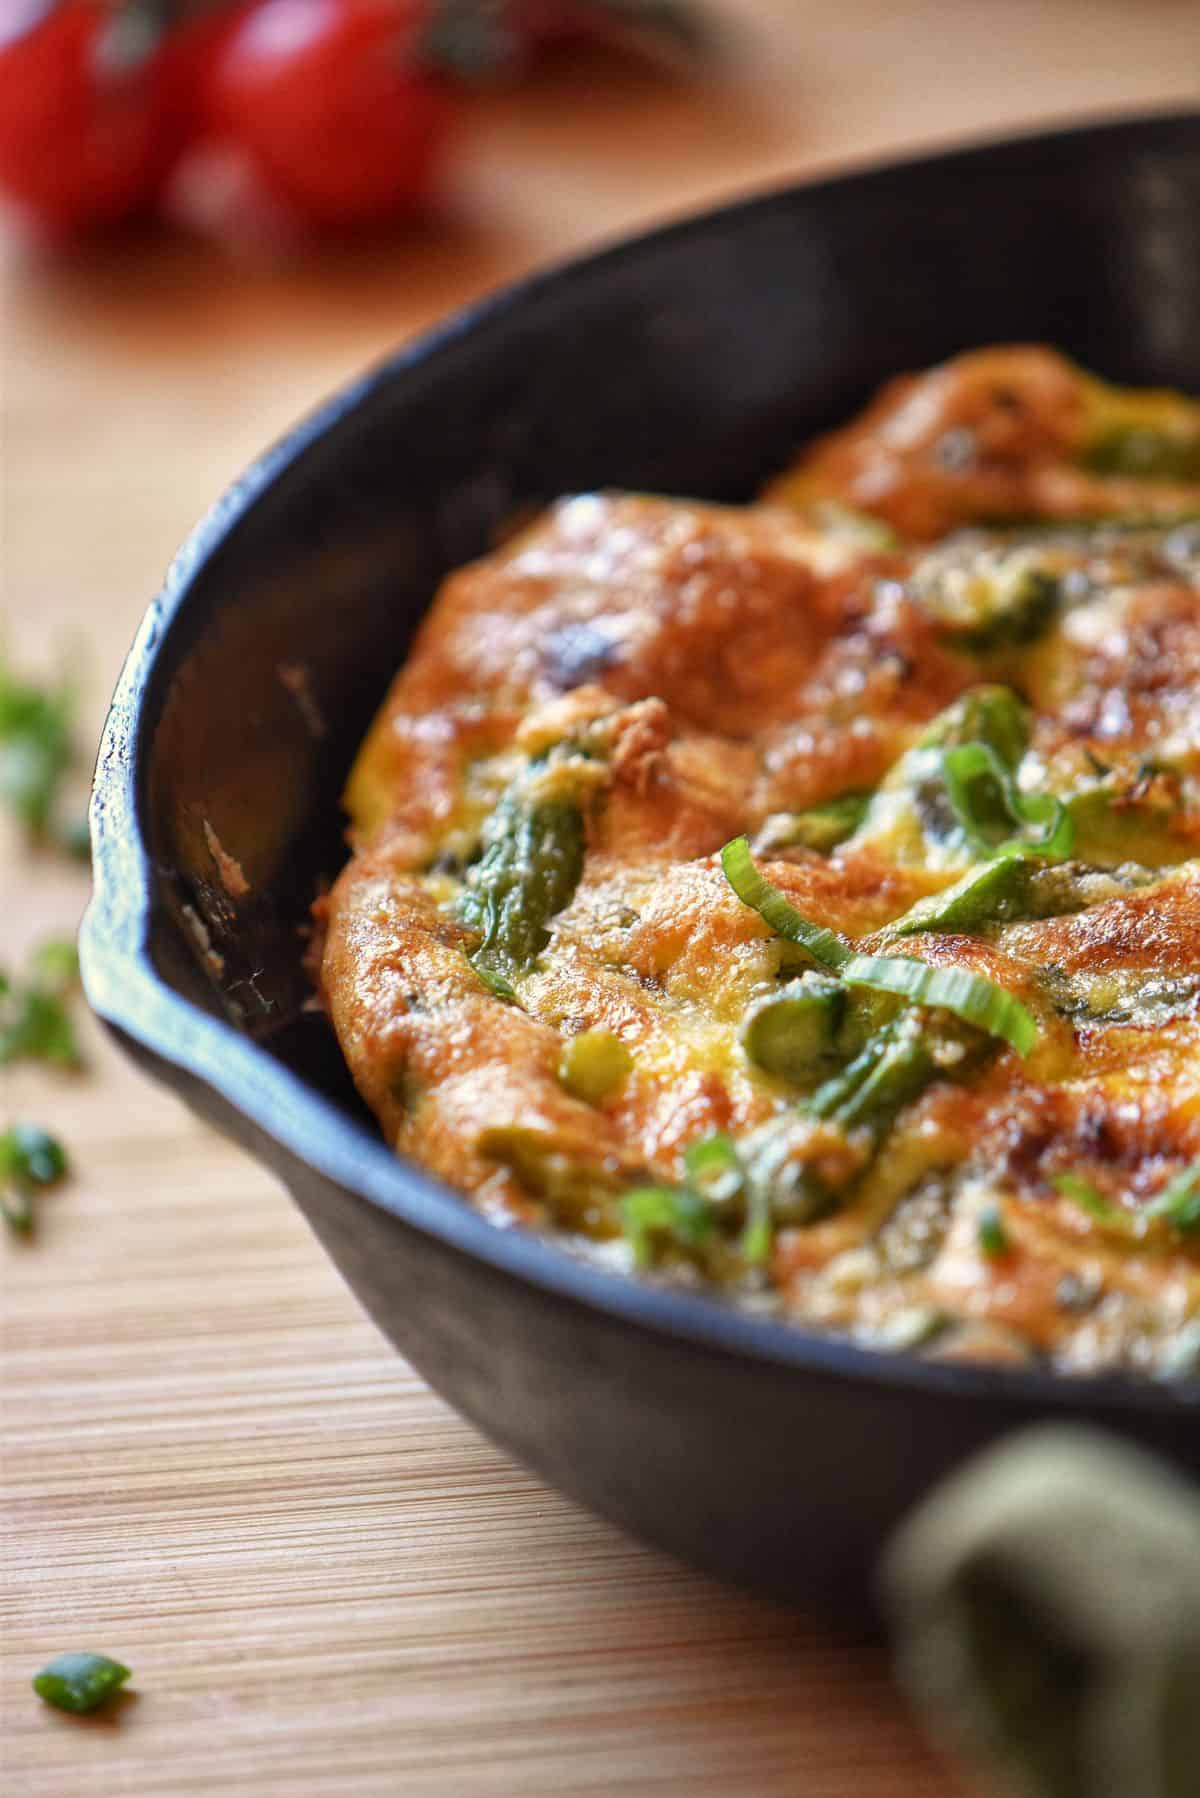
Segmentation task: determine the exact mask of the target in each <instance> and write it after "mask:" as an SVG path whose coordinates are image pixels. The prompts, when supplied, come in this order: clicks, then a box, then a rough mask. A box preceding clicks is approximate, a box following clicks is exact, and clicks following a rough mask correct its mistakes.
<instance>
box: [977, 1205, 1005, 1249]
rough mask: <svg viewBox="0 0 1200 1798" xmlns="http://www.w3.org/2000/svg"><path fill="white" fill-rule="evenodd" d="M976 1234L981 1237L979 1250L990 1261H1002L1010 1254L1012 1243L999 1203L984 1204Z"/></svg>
mask: <svg viewBox="0 0 1200 1798" xmlns="http://www.w3.org/2000/svg"><path fill="white" fill-rule="evenodd" d="M976 1235H977V1237H978V1239H979V1252H980V1254H981V1255H983V1256H984V1257H985V1258H986V1259H987V1260H988V1261H1001V1260H1003V1258H1004V1256H1005V1255H1007V1254H1008V1251H1009V1248H1010V1247H1011V1244H1010V1243H1009V1240H1008V1231H1007V1230H1006V1229H1005V1228H1004V1219H1003V1217H1002V1216H1001V1214H1000V1207H999V1206H998V1205H985V1206H984V1208H983V1210H982V1211H981V1212H980V1213H979V1221H978V1223H977V1225H976Z"/></svg>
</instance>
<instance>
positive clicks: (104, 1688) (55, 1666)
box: [33, 1653, 130, 1717]
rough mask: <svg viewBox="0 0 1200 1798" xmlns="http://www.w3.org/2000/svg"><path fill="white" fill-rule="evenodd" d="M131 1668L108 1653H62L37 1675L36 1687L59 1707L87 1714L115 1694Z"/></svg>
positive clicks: (107, 1702)
mask: <svg viewBox="0 0 1200 1798" xmlns="http://www.w3.org/2000/svg"><path fill="white" fill-rule="evenodd" d="M129 1678H130V1670H129V1668H128V1667H123V1666H122V1665H121V1662H120V1661H114V1660H111V1659H110V1658H109V1656H108V1655H106V1654H84V1653H77V1654H59V1655H56V1656H55V1657H54V1659H53V1660H52V1661H50V1662H48V1664H47V1665H46V1666H45V1667H43V1668H42V1670H41V1672H40V1673H38V1674H35V1675H34V1680H33V1689H34V1691H35V1692H36V1693H37V1695H38V1697H39V1698H42V1699H44V1700H45V1702H46V1703H47V1704H51V1705H53V1706H54V1708H55V1710H56V1711H71V1712H73V1713H74V1715H75V1716H77V1717H81V1716H85V1715H86V1714H87V1712H88V1711H94V1710H98V1709H99V1708H100V1706H101V1705H102V1704H109V1703H111V1701H112V1700H113V1699H114V1698H115V1697H116V1695H117V1693H118V1692H119V1691H120V1690H121V1687H122V1686H123V1685H124V1684H125V1681H126V1680H127V1679H129Z"/></svg>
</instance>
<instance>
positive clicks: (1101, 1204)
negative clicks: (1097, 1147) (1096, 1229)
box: [1050, 1174, 1134, 1230]
mask: <svg viewBox="0 0 1200 1798" xmlns="http://www.w3.org/2000/svg"><path fill="white" fill-rule="evenodd" d="M1050 1184H1051V1186H1052V1187H1053V1188H1054V1190H1055V1192H1059V1193H1061V1194H1062V1196H1063V1198H1064V1199H1070V1201H1071V1203H1072V1204H1073V1205H1078V1206H1079V1208H1080V1210H1081V1211H1086V1212H1087V1213H1088V1214H1089V1216H1091V1217H1094V1218H1096V1220H1097V1221H1098V1222H1099V1223H1102V1224H1110V1225H1115V1226H1116V1227H1117V1228H1118V1229H1122V1230H1132V1229H1133V1228H1134V1220H1133V1219H1132V1218H1131V1217H1130V1216H1129V1214H1128V1212H1125V1211H1122V1210H1121V1208H1120V1206H1119V1205H1114V1204H1113V1203H1112V1201H1111V1200H1109V1199H1106V1198H1105V1196H1104V1194H1103V1193H1102V1192H1101V1191H1100V1189H1099V1187H1098V1186H1094V1185H1093V1184H1092V1182H1091V1181H1090V1180H1085V1179H1084V1178H1083V1176H1082V1174H1054V1175H1052V1176H1051V1180H1050Z"/></svg>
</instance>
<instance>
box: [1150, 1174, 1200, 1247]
mask: <svg viewBox="0 0 1200 1798" xmlns="http://www.w3.org/2000/svg"><path fill="white" fill-rule="evenodd" d="M1146 1216H1147V1217H1153V1218H1161V1219H1162V1220H1163V1221H1164V1222H1165V1223H1167V1224H1169V1225H1170V1226H1171V1228H1172V1230H1178V1231H1179V1232H1180V1234H1181V1235H1183V1236H1190V1235H1191V1234H1192V1232H1193V1231H1195V1230H1200V1161H1196V1162H1193V1163H1192V1165H1191V1167H1185V1168H1184V1170H1183V1172H1182V1173H1179V1174H1176V1175H1175V1177H1174V1179H1173V1180H1170V1181H1168V1182H1167V1184H1166V1186H1164V1187H1163V1189H1162V1191H1161V1192H1160V1193H1159V1195H1158V1197H1157V1198H1156V1199H1155V1200H1154V1202H1153V1204H1152V1205H1150V1206H1148V1208H1147V1210H1146Z"/></svg>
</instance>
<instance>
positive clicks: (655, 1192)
mask: <svg viewBox="0 0 1200 1798" xmlns="http://www.w3.org/2000/svg"><path fill="white" fill-rule="evenodd" d="M621 1224H622V1227H623V1229H624V1231H625V1235H626V1236H627V1237H628V1239H629V1243H630V1246H631V1248H632V1249H633V1259H634V1265H635V1266H637V1267H640V1268H647V1267H652V1266H653V1264H654V1260H655V1256H656V1252H657V1250H658V1249H659V1248H660V1247H661V1246H662V1244H663V1243H664V1241H665V1242H669V1243H673V1244H674V1245H676V1246H677V1247H679V1248H681V1249H683V1250H685V1251H687V1250H691V1249H696V1248H699V1247H700V1246H701V1245H702V1244H703V1242H704V1241H705V1238H706V1237H707V1236H708V1235H709V1234H710V1233H711V1231H712V1227H713V1216H712V1212H711V1211H710V1209H709V1206H708V1202H707V1200H705V1199H703V1198H701V1196H700V1194H699V1193H696V1192H692V1191H691V1190H690V1189H689V1188H688V1187H686V1186H684V1187H673V1186H638V1187H635V1188H634V1190H633V1191H632V1192H629V1193H626V1195H625V1197H624V1198H623V1199H622V1200H621Z"/></svg>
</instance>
